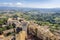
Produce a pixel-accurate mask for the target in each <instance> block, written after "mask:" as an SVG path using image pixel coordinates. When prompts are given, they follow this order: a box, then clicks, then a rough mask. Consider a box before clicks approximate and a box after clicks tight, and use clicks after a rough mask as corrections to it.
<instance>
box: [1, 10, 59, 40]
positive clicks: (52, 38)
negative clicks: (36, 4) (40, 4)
mask: <svg viewBox="0 0 60 40" xmlns="http://www.w3.org/2000/svg"><path fill="white" fill-rule="evenodd" d="M0 40H60V13H54V12H49V13H48V12H47V13H41V12H40V11H36V10H30V11H22V12H20V11H11V10H10V11H1V12H0Z"/></svg>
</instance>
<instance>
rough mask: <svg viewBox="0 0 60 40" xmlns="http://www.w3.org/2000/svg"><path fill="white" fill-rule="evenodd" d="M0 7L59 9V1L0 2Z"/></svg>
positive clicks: (15, 0)
mask: <svg viewBox="0 0 60 40" xmlns="http://www.w3.org/2000/svg"><path fill="white" fill-rule="evenodd" d="M0 6H7V7H27V8H60V0H0Z"/></svg>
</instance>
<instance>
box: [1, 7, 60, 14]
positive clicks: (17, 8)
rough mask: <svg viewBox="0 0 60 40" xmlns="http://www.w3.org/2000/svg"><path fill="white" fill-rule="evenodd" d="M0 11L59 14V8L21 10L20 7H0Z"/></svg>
mask: <svg viewBox="0 0 60 40" xmlns="http://www.w3.org/2000/svg"><path fill="white" fill-rule="evenodd" d="M0 10H16V11H22V12H25V11H39V12H59V13H60V8H22V7H6V6H0Z"/></svg>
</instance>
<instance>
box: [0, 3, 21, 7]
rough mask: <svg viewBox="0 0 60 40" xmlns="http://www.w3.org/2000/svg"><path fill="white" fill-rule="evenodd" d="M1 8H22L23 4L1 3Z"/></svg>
mask: <svg viewBox="0 0 60 40" xmlns="http://www.w3.org/2000/svg"><path fill="white" fill-rule="evenodd" d="M0 6H10V7H20V6H22V3H20V2H17V3H0Z"/></svg>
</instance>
